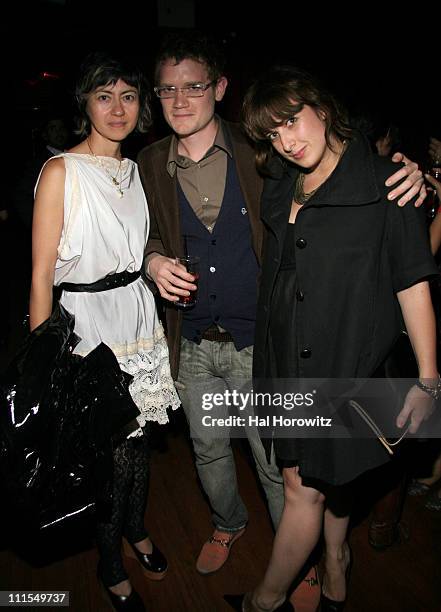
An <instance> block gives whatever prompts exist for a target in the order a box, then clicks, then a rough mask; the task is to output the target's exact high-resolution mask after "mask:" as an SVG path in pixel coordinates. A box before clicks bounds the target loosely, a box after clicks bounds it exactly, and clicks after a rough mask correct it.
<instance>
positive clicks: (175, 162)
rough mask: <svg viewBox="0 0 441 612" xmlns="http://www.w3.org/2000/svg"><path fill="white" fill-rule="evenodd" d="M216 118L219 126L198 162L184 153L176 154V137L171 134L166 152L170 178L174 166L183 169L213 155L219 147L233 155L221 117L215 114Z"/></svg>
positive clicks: (174, 171) (173, 171)
mask: <svg viewBox="0 0 441 612" xmlns="http://www.w3.org/2000/svg"><path fill="white" fill-rule="evenodd" d="M216 119H217V121H218V126H219V127H218V129H217V134H216V138H215V139H214V143H213V146H211V147H210V148H209V149H208V151H207V152H206V153H205V155H204V156H203V157H202V159H200V160H199V161H198V162H194V161H193V160H192V159H190V158H189V157H186V156H185V155H179V154H178V139H177V138H176V136H175V135H173V137H172V139H171V142H170V149H169V152H168V159H167V172H168V173H169V175H170V176H171V177H172V178H173V176H174V175H175V173H176V168H177V167H178V166H179V168H183V169H185V168H189V167H190V166H192V165H194V164H199V163H201V162H202V161H203V160H204V159H207V157H210V155H213V153H215V152H216V151H217V150H219V149H222V150H223V151H225V152H226V153H227V154H228V155H229V156H230V157H231V158H232V157H233V152H232V150H231V147H230V145H229V143H228V142H227V139H226V137H225V128H224V126H223V125H222V119H221V118H220V117H218V116H217V115H216Z"/></svg>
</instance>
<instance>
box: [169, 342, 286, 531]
mask: <svg viewBox="0 0 441 612" xmlns="http://www.w3.org/2000/svg"><path fill="white" fill-rule="evenodd" d="M252 361H253V347H252V346H249V347H246V348H244V349H242V350H241V351H237V350H236V349H235V347H234V344H233V342H214V341H210V340H202V341H201V343H200V344H196V343H195V342H190V341H189V340H186V339H185V338H182V339H181V358H180V365H179V377H178V380H177V382H176V387H177V389H178V392H179V395H180V398H181V402H182V407H183V409H184V412H185V415H186V417H187V421H188V424H189V427H190V435H191V437H192V440H193V448H194V453H195V458H196V469H197V471H198V474H199V478H200V480H201V483H202V487H203V489H204V491H205V493H206V495H207V496H208V499H209V502H210V505H211V509H212V516H213V523H214V525H215V527H216V529H219V530H221V531H229V532H234V531H238V530H239V529H242V527H244V526H245V525H246V523H247V520H248V512H247V509H246V507H245V505H244V503H243V501H242V499H241V497H240V495H239V490H238V486H237V478H236V466H235V463H234V456H233V452H232V449H231V443H230V438H229V437H228V431H226V430H225V429H223V433H224V437H222V438H220V437H214V436H213V433H212V432H211V431H210V428H209V427H204V426H203V425H202V422H201V417H202V416H203V414H208V413H206V412H204V411H203V410H202V406H201V397H202V395H203V394H204V393H211V394H214V393H224V392H225V391H226V390H228V391H233V390H235V389H240V388H241V387H242V386H243V384H244V381H245V380H246V381H251V376H252ZM209 414H210V416H211V417H217V418H226V417H227V416H228V407H226V406H224V405H222V406H213V408H212V409H211V410H210V412H209ZM245 433H246V436H247V438H248V441H249V443H250V447H251V451H252V453H253V457H254V461H255V463H256V468H257V472H258V475H259V478H260V481H261V483H262V486H263V489H264V491H265V494H266V498H267V501H268V507H269V511H270V514H271V520H272V523H273V526H274V528H277V525H278V524H279V521H280V517H281V514H282V510H283V480H282V475H281V473H280V470H279V469H278V467H277V465H276V463H275V458H274V454H273V455H272V457H271V463H268V461H267V459H266V456H265V450H264V448H263V445H262V442H261V440H260V437H259V434H258V431H257V428H256V427H247V428H246V429H244V434H245Z"/></svg>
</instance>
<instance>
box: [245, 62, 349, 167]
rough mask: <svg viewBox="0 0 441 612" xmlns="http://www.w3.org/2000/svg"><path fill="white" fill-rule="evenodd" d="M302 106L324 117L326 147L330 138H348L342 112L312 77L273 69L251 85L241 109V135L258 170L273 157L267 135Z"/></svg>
mask: <svg viewBox="0 0 441 612" xmlns="http://www.w3.org/2000/svg"><path fill="white" fill-rule="evenodd" d="M305 105H306V106H311V107H312V108H314V109H315V110H316V111H319V110H321V111H323V112H324V113H325V125H326V132H325V137H326V142H327V144H328V146H331V141H332V137H333V136H334V137H337V138H338V139H341V140H345V139H348V138H350V137H351V134H352V130H351V128H350V126H349V123H348V120H347V117H346V112H345V111H344V110H343V108H342V107H341V106H340V105H339V104H338V103H337V102H336V100H335V99H334V98H333V96H332V95H331V94H329V93H328V92H327V91H326V89H324V88H322V86H321V85H320V84H319V83H318V81H317V80H316V79H315V78H314V77H312V76H311V75H310V74H308V73H307V72H305V71H303V70H301V69H299V68H294V67H291V66H275V67H273V68H271V69H269V70H268V71H267V72H265V73H264V74H263V75H262V76H261V77H259V78H258V79H257V81H255V82H254V83H253V84H252V85H251V87H250V88H249V89H248V91H247V93H246V95H245V99H244V103H243V107H242V119H243V124H244V127H245V131H246V132H247V134H248V136H249V137H250V138H251V140H253V141H254V143H255V145H256V163H257V167H258V168H259V170H261V171H265V168H266V166H267V163H268V161H269V159H270V158H271V156H272V155H273V154H274V149H273V146H272V144H271V142H270V141H269V140H268V133H269V132H271V131H272V130H273V129H274V128H275V127H277V126H278V125H280V124H281V123H283V122H284V121H286V120H287V119H289V118H290V117H292V116H293V114H295V113H298V112H300V111H301V109H302V108H303V107H304V106H305Z"/></svg>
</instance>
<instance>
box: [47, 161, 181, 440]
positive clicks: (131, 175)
mask: <svg viewBox="0 0 441 612" xmlns="http://www.w3.org/2000/svg"><path fill="white" fill-rule="evenodd" d="M58 157H62V158H63V159H64V162H65V166H66V182H65V193H64V224H63V229H62V234H61V239H60V244H59V246H58V257H57V262H56V265H55V281H54V283H55V285H59V284H61V283H63V282H68V283H93V282H95V281H97V280H99V279H102V278H104V277H105V276H107V275H109V274H116V273H119V272H124V271H128V272H135V271H137V270H140V269H141V267H142V265H143V258H144V248H145V245H146V243H147V238H148V234H149V213H148V208H147V202H146V198H145V195H144V190H143V188H142V185H141V181H140V178H139V174H138V168H137V165H136V163H135V162H133V161H131V160H129V159H124V160H123V161H122V163H121V166H119V161H118V160H116V159H114V158H111V157H94V156H92V155H86V154H79V153H64V154H62V155H60V156H58ZM117 174H118V176H117V180H118V181H119V180H120V179H121V189H122V192H123V197H120V193H119V191H118V188H117V187H116V186H115V185H114V184H113V182H112V179H111V177H112V176H115V175H117ZM60 301H61V304H62V305H63V306H64V307H65V308H66V310H68V311H69V312H70V313H71V314H73V315H74V316H75V333H76V334H78V336H79V337H80V338H81V342H80V343H79V344H78V346H77V347H76V349H75V353H77V354H79V355H87V353H89V352H90V351H91V350H93V349H94V348H95V347H96V346H97V345H98V344H99V343H100V342H104V343H105V344H107V345H108V346H109V347H110V348H111V349H112V351H113V352H114V354H115V355H116V358H117V359H118V362H119V364H120V367H121V369H122V370H124V371H125V372H128V373H129V374H131V375H132V376H133V381H132V383H131V385H130V392H131V395H132V397H133V400H134V401H135V403H136V405H137V406H138V408H139V410H140V416H139V417H138V422H139V425H140V426H141V427H142V426H144V425H145V424H146V421H157V422H158V423H167V422H168V416H167V408H169V407H170V408H172V409H175V408H177V407H178V406H179V399H178V396H177V393H176V390H175V386H174V384H173V380H172V378H171V375H170V367H169V360H168V349H167V343H166V340H165V337H164V331H163V328H162V325H161V323H160V321H159V319H158V315H157V312H156V307H155V301H154V298H153V295H152V293H151V291H150V289H149V288H148V287H147V285H146V284H145V282H144V280H143V279H142V278H141V277H140V278H138V279H137V280H136V281H134V282H132V283H131V284H129V285H127V286H125V287H118V288H116V289H110V290H108V291H101V292H97V293H87V292H78V293H77V292H68V291H63V292H62V295H61V300H60ZM137 433H138V434H140V433H141V430H138V432H137Z"/></svg>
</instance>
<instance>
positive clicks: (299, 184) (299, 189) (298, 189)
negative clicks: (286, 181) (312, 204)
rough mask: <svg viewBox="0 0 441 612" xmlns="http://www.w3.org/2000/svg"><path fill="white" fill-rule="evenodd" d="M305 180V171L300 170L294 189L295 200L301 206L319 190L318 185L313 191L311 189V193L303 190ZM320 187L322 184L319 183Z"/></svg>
mask: <svg viewBox="0 0 441 612" xmlns="http://www.w3.org/2000/svg"><path fill="white" fill-rule="evenodd" d="M304 182H305V173H304V172H300V173H299V176H298V178H297V180H296V186H295V189H294V200H295V202H297V204H298V205H299V206H303V204H306V202H307V201H308V200H309V199H310V198H312V196H313V195H314V194H315V192H316V191H317V189H318V187H316V188H315V189H313V190H312V191H310V192H309V193H305V192H304V190H303V184H304ZM319 187H320V185H319Z"/></svg>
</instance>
